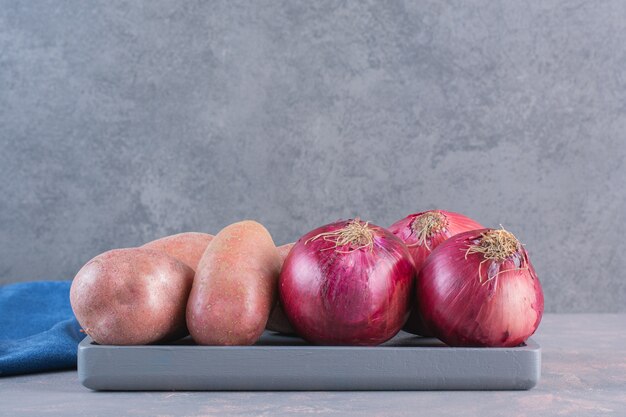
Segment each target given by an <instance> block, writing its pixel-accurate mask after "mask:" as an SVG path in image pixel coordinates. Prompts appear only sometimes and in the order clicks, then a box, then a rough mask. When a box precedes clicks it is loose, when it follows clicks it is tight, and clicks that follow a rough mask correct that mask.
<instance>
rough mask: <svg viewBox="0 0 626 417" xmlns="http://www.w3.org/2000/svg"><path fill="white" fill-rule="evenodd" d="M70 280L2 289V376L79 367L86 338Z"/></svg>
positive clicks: (0, 295) (0, 323) (33, 283)
mask: <svg viewBox="0 0 626 417" xmlns="http://www.w3.org/2000/svg"><path fill="white" fill-rule="evenodd" d="M70 285H71V281H38V282H25V283H19V284H10V285H5V286H3V287H0V377H2V376H6V375H18V374H27V373H32V372H43V371H52V370H57V369H69V368H76V352H77V348H78V343H79V342H80V341H81V340H82V339H83V337H85V335H84V334H83V333H81V332H80V325H79V324H78V322H77V321H76V318H75V317H74V313H73V312H72V308H71V306H70Z"/></svg>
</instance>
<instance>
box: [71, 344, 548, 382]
mask: <svg viewBox="0 0 626 417" xmlns="http://www.w3.org/2000/svg"><path fill="white" fill-rule="evenodd" d="M540 374H541V348H540V347H539V345H537V344H536V343H535V342H533V341H532V340H528V341H527V342H526V344H525V345H523V346H519V347H515V348H451V347H447V346H445V345H444V344H442V343H441V342H439V341H438V340H437V339H430V338H422V337H417V336H413V335H411V334H408V333H404V332H400V333H399V334H398V335H397V336H396V337H394V338H393V339H392V340H390V341H389V342H387V343H385V344H383V345H380V346H376V347H356V346H311V345H309V344H307V343H306V342H305V341H304V340H302V339H299V338H296V337H289V336H281V335H277V334H273V333H271V332H265V334H263V336H262V337H261V339H260V340H259V342H258V343H257V344H256V345H254V346H198V345H195V344H194V343H193V341H192V340H191V339H190V338H186V339H183V340H181V341H178V342H176V343H173V344H168V345H150V346H105V345H98V344H96V343H94V342H93V340H91V338H89V337H86V338H85V339H84V340H83V341H82V342H81V343H80V345H79V347H78V377H79V380H80V382H81V383H82V384H83V385H84V386H86V387H87V388H91V389H94V390H116V391H119V390H134V391H137V390H139V391H148V390H206V391H224V390H242V391H258V390H263V391H273V390H287V391H296V390H316V391H317V390H323V391H326V390H342V391H351V390H381V391H382V390H526V389H530V388H532V387H534V386H535V385H536V384H537V381H538V380H539V377H540Z"/></svg>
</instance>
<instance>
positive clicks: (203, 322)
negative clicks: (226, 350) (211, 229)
mask: <svg viewBox="0 0 626 417" xmlns="http://www.w3.org/2000/svg"><path fill="white" fill-rule="evenodd" d="M280 267H281V258H280V255H279V253H278V249H277V248H276V246H275V245H274V241H273V240H272V237H271V236H270V234H269V232H268V231H267V230H266V229H265V227H263V226H262V225H261V224H259V223H257V222H254V221H250V220H247V221H242V222H239V223H234V224H231V225H230V226H227V227H225V228H224V229H223V230H222V231H220V232H219V233H218V234H217V235H216V236H215V237H214V238H213V240H212V241H211V243H209V246H207V249H206V251H205V252H204V255H202V259H201V260H200V264H199V265H198V270H197V272H196V276H195V278H194V282H193V287H192V289H191V295H190V296H189V301H188V303H187V326H188V328H189V332H190V333H191V336H192V337H193V339H194V340H195V341H196V343H199V344H203V345H252V344H254V343H255V342H256V341H257V340H258V338H259V337H260V336H261V334H262V333H263V330H264V329H265V325H266V323H267V319H268V317H269V315H270V311H271V310H272V307H273V306H274V303H275V302H276V300H277V297H278V275H279V273H280Z"/></svg>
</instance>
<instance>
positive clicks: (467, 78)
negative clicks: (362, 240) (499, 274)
mask: <svg viewBox="0 0 626 417" xmlns="http://www.w3.org/2000/svg"><path fill="white" fill-rule="evenodd" d="M625 16H626V2H623V1H621V0H609V1H602V2H583V1H576V2H563V1H557V0H547V1H536V2H517V1H513V0H506V1H503V2H491V1H487V0H483V1H473V2H462V1H452V2H439V1H426V2H410V1H406V2H403V1H388V2H387V1H386V2H375V1H367V2H357V1H353V2H340V1H315V2H311V1H282V2H281V1H268V2H242V1H231V0H228V1H211V2H198V1H192V2H179V1H163V0H155V1H143V0H141V1H134V2H127V1H90V2H80V1H68V0H54V1H43V0H42V1H17V0H0V195H1V196H2V198H1V199H0V282H4V283H6V282H12V281H22V280H34V279H64V278H67V279H69V278H71V277H73V275H74V274H75V273H76V271H77V270H78V269H79V268H80V266H81V265H82V264H83V263H85V262H86V261H87V260H88V259H90V258H91V257H93V256H94V255H96V254H98V253H100V252H102V251H105V250H107V249H111V248H113V247H124V246H134V245H138V244H141V243H143V242H146V241H148V240H151V239H153V238H156V237H160V236H163V235H166V234H171V233H176V232H180V231H187V230H196V231H208V232H216V231H218V230H219V229H220V228H221V227H223V226H225V225H227V224H229V223H231V222H233V221H236V220H240V219H243V218H253V219H257V220H259V221H261V222H262V223H264V224H265V225H266V226H267V227H268V228H269V229H270V231H271V232H272V234H273V235H274V237H275V240H276V241H277V243H285V242H288V241H291V240H294V239H296V238H297V237H299V236H300V235H302V234H304V233H305V232H306V231H308V230H310V229H312V228H313V227H315V226H318V225H321V224H324V223H328V222H330V221H334V220H336V219H339V218H346V217H349V216H355V215H360V216H361V217H362V218H365V219H369V220H371V221H372V222H374V223H377V224H380V225H389V224H391V223H392V222H393V221H395V220H397V219H399V218H401V217H403V216H405V215H407V214H409V213H411V212H415V211H418V210H423V209H429V208H445V209H449V210H453V211H459V212H463V213H466V214H467V215H469V216H472V217H474V218H476V219H477V220H479V221H480V222H482V223H484V224H485V225H489V226H498V225H499V224H503V225H504V226H505V227H507V228H508V229H510V230H511V231H513V232H514V233H516V234H517V235H518V236H519V237H520V238H521V239H522V241H524V242H525V243H526V245H527V248H528V250H529V251H530V254H531V258H532V260H533V262H534V264H535V266H536V269H537V271H538V273H539V275H540V278H541V279H542V282H543V285H544V289H545V293H546V310H547V311H560V312H581V311H591V312H594V311H595V312H601V311H604V312H616V311H626V280H624V272H623V271H625V270H626V257H625V256H624V253H626V243H625V242H626V239H624V235H625V234H626V222H624V213H625V212H626V191H625V190H626V187H624V185H625V184H624V183H625V178H626V168H625V164H624V159H625V156H626V136H625V133H624V132H625V131H626V107H625V102H626V75H625V74H626V72H625V69H624V68H625V67H626V19H625Z"/></svg>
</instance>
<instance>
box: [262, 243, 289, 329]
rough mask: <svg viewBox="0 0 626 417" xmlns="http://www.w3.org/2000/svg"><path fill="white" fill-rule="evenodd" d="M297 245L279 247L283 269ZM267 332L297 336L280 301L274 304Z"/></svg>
mask: <svg viewBox="0 0 626 417" xmlns="http://www.w3.org/2000/svg"><path fill="white" fill-rule="evenodd" d="M293 245H295V243H287V244H286V245H282V246H279V247H278V253H279V254H280V259H281V267H282V264H283V263H284V262H285V258H287V255H289V251H290V250H291V248H292V247H293ZM265 328H266V329H267V330H271V331H273V332H278V333H283V334H296V331H295V330H294V329H293V327H291V324H290V323H289V320H288V319H287V316H286V315H285V312H284V310H283V306H282V304H281V303H280V300H277V301H276V304H274V308H273V309H272V313H271V314H270V318H269V319H268V320H267V325H266V326H265Z"/></svg>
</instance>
